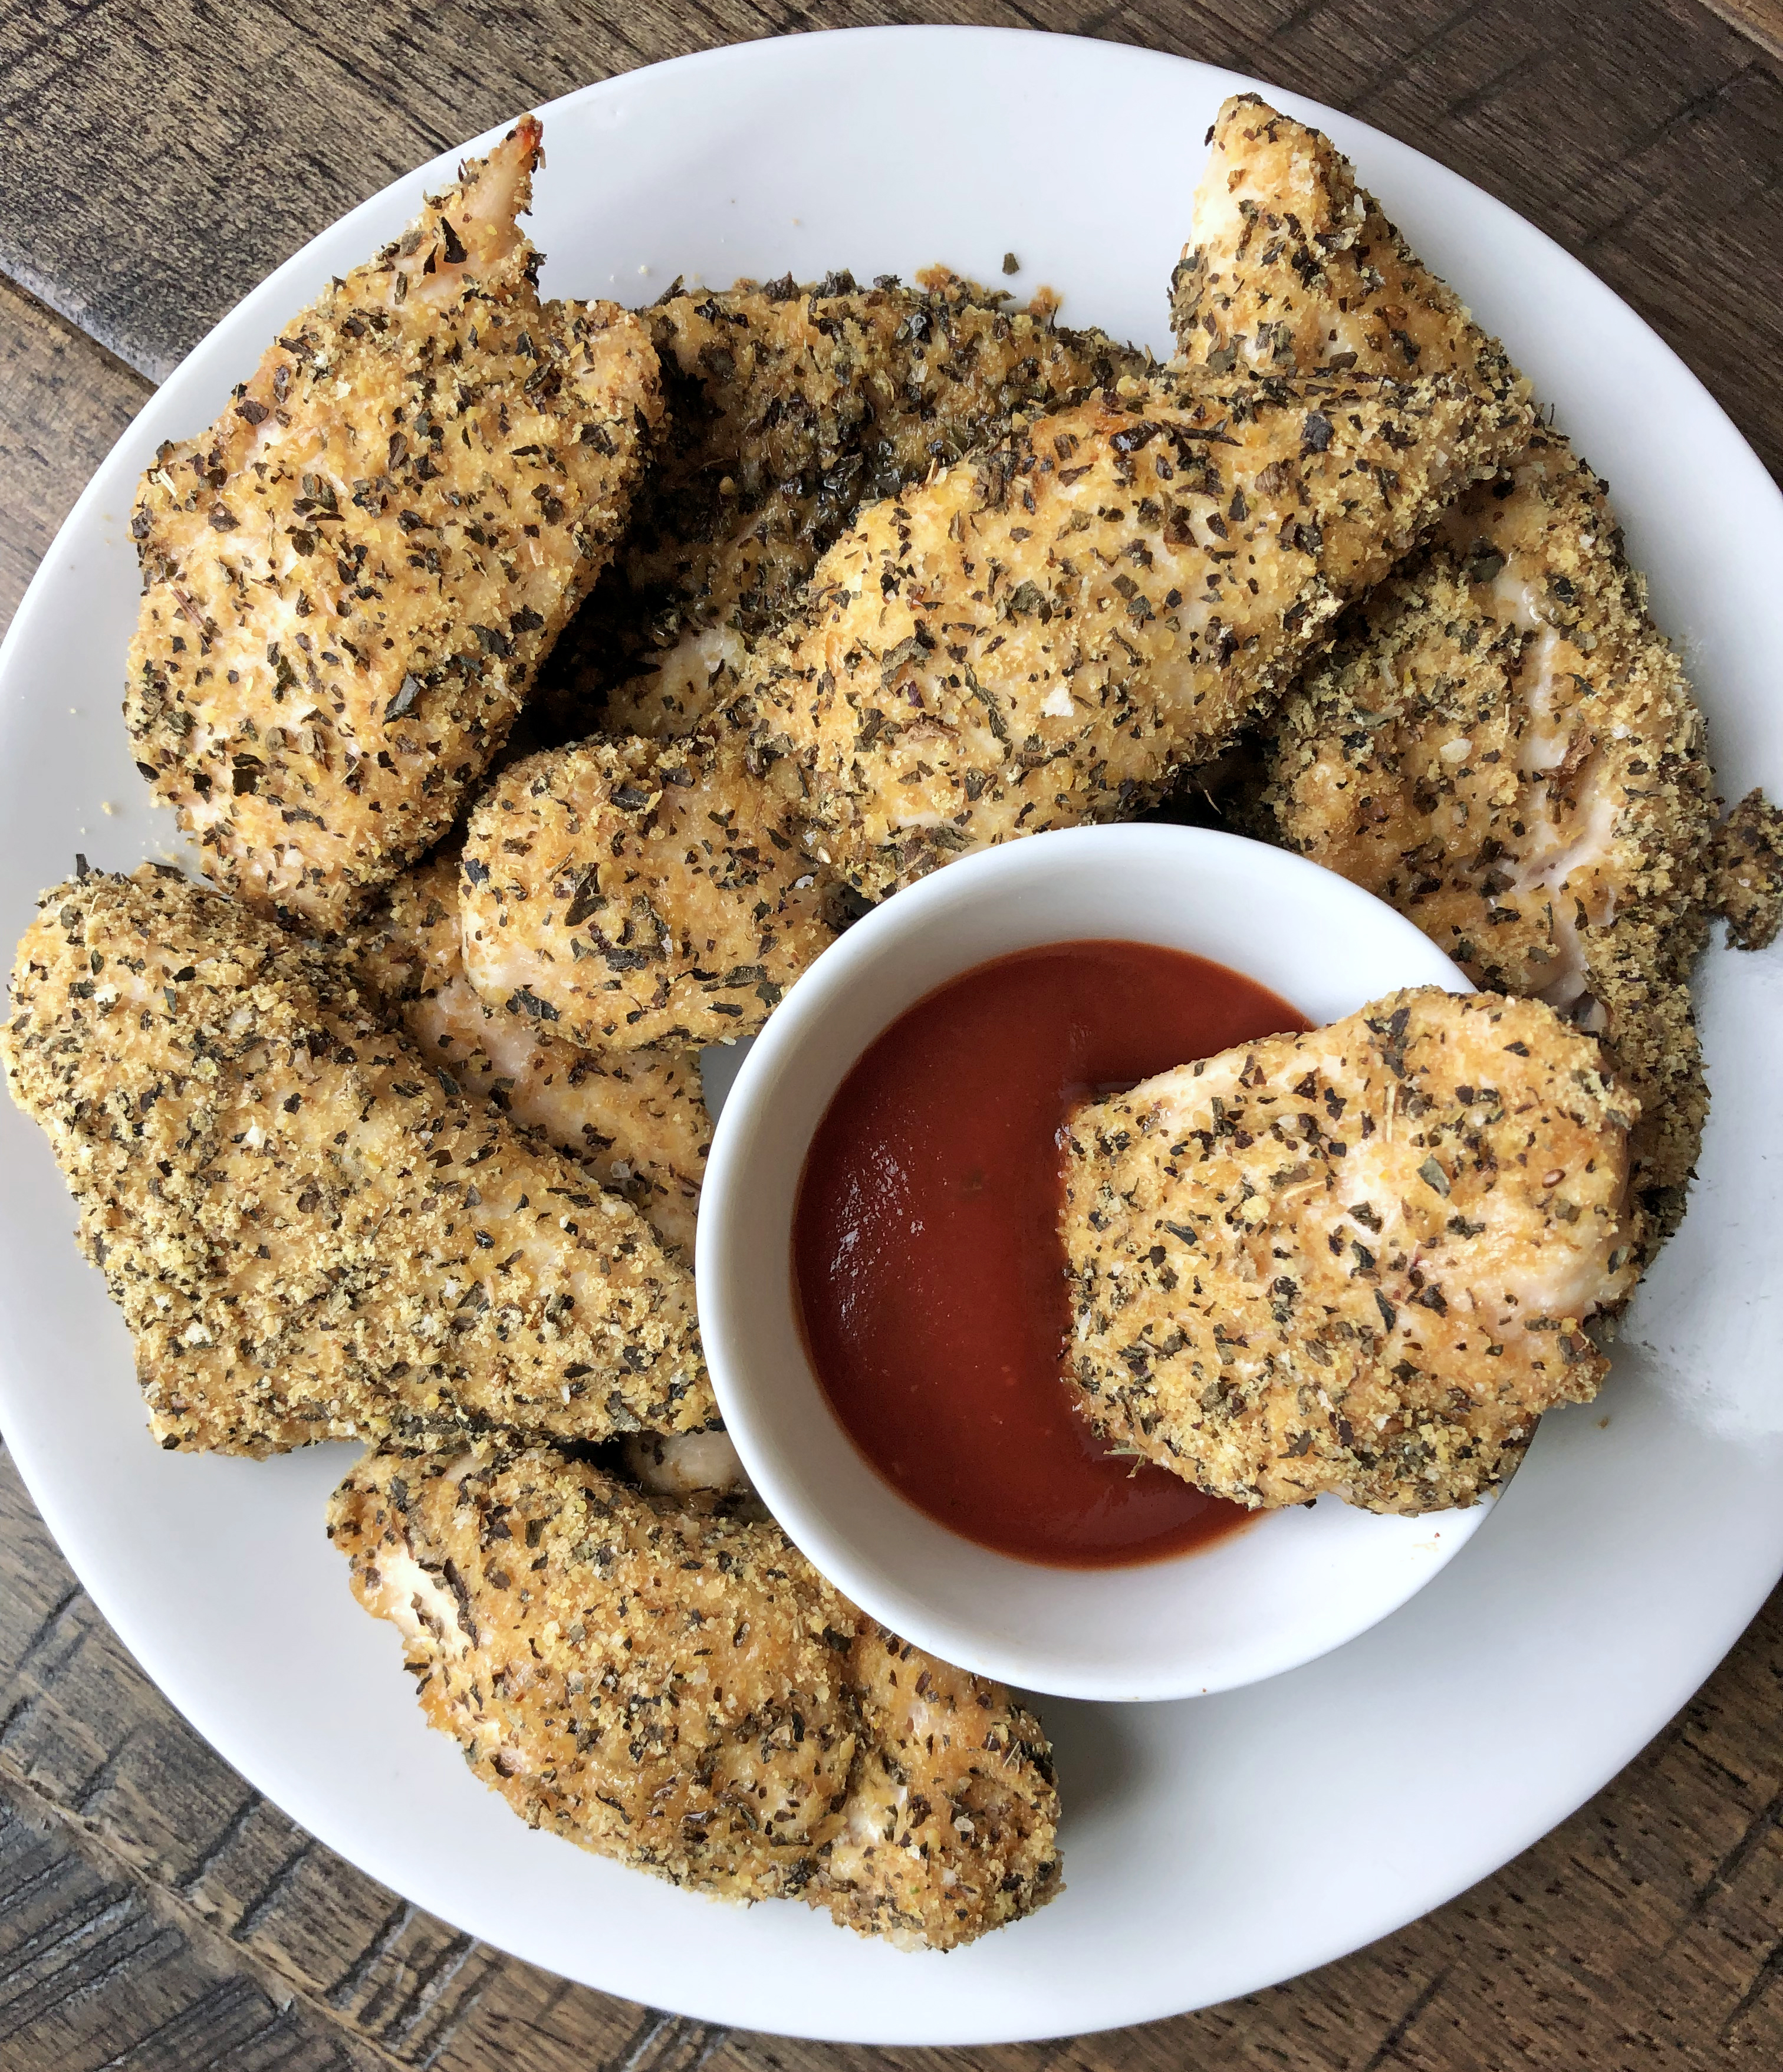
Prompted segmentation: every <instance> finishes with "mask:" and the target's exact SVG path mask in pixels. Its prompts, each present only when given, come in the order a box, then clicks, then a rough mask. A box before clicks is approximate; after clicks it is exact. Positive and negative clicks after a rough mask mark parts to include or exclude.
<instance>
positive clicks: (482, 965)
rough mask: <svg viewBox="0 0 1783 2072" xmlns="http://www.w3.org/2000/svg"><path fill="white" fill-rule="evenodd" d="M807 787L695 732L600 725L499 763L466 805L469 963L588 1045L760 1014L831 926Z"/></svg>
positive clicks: (615, 1046) (503, 997) (732, 1023)
mask: <svg viewBox="0 0 1783 2072" xmlns="http://www.w3.org/2000/svg"><path fill="white" fill-rule="evenodd" d="M838 890H839V888H838V887H837V886H836V883H835V881H834V879H833V878H832V876H831V874H829V873H828V872H826V871H824V870H822V869H821V867H820V866H819V865H816V864H815V863H814V862H813V861H812V860H811V857H808V856H807V855H806V854H805V853H804V851H803V849H801V848H800V847H799V815H798V812H797V810H796V799H794V800H788V799H787V797H786V796H783V790H782V787H781V786H780V785H779V783H778V782H776V781H775V780H774V778H773V777H772V776H770V777H769V778H768V779H766V781H764V779H763V778H762V776H760V775H758V774H757V773H756V771H755V769H754V768H752V767H750V762H749V760H748V759H747V758H746V754H745V752H744V751H743V750H742V747H741V746H739V745H738V744H737V743H736V742H733V741H732V740H729V739H726V738H725V737H723V736H722V735H719V736H714V735H713V734H711V733H709V732H708V731H705V730H701V731H700V733H697V734H689V735H687V736H685V737H684V738H678V739H675V740H672V741H668V742H655V741H648V740H644V739H641V738H635V739H631V740H625V741H602V740H590V741H585V742H581V743H579V744H578V745H577V746H575V747H573V748H569V749H561V750H546V751H545V752H544V753H543V754H538V755H535V756H531V757H529V758H528V759H527V760H525V761H524V762H523V763H516V764H514V765H513V766H512V767H510V768H509V769H507V770H506V771H503V773H502V775H501V777H500V779H499V781H498V782H497V783H495V784H494V785H493V786H491V788H490V790H489V791H488V793H487V795H486V796H485V797H484V799H483V801H482V803H481V804H480V805H479V807H478V808H477V810H476V812H475V813H474V814H473V815H472V816H471V819H470V828H469V832H468V834H467V836H466V843H465V851H464V859H463V872H462V886H461V891H460V901H461V911H462V931H463V939H464V964H465V970H466V974H467V976H468V977H469V979H470V983H471V985H473V986H475V988H476V989H477V991H478V992H479V993H480V994H481V995H482V996H483V998H484V999H485V1000H487V1001H491V1003H499V1004H501V1005H505V1006H506V1007H507V1008H508V1009H519V1010H520V1011H523V1012H526V1013H531V1014H532V1015H535V1016H536V1017H540V1020H541V1021H542V1020H544V1019H545V1018H546V1017H548V1019H549V1021H550V1022H551V1025H552V1026H553V1029H554V1030H557V1031H558V1032H559V1033H560V1034H562V1035H564V1036H565V1037H567V1038H568V1039H569V1042H572V1043H575V1044H580V1045H581V1046H584V1047H585V1048H586V1049H589V1050H600V1051H605V1050H619V1049H621V1048H622V1047H624V1046H627V1045H629V1044H649V1043H657V1044H668V1043H679V1044H683V1045H687V1044H696V1043H710V1042H729V1041H730V1040H731V1039H732V1038H734V1037H736V1036H737V1035H740V1034H748V1033H749V1031H750V1030H753V1029H758V1028H759V1027H760V1026H761V1025H762V1022H764V1021H765V1020H766V1018H767V1016H768V1014H769V1013H770V1010H771V1009H773V1007H774V1005H775V1004H776V1003H777V1002H778V1001H779V998H780V997H781V995H782V993H784V991H785V990H786V989H787V987H788V986H789V985H791V984H792V982H793V980H795V979H796V978H797V977H798V976H799V973H800V972H802V971H803V970H804V969H805V968H806V966H807V965H808V964H810V963H811V960H813V959H814V958H815V956H817V955H818V953H819V952H820V951H821V950H823V949H824V948H825V947H826V946H827V945H828V943H830V942H831V941H832V940H833V939H834V936H835V932H836V931H835V927H834V926H833V925H832V914H833V911H834V909H835V906H836V897H837V894H838Z"/></svg>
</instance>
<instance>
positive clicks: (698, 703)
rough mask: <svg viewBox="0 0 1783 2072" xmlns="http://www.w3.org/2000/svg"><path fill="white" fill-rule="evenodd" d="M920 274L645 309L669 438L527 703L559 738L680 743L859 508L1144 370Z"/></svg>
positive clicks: (712, 296) (1032, 317)
mask: <svg viewBox="0 0 1783 2072" xmlns="http://www.w3.org/2000/svg"><path fill="white" fill-rule="evenodd" d="M1008 303H1009V297H1008V296H1007V295H1006V294H992V293H991V292H989V291H988V290H984V289H983V288H980V287H978V286H976V285H975V284H973V283H972V282H968V281H962V280H959V279H958V278H956V277H955V276H953V275H951V274H948V273H945V272H942V271H939V270H937V272H935V273H933V274H925V275H924V276H923V277H922V285H920V286H917V287H914V288H911V287H904V286H900V285H899V283H898V282H896V281H894V280H892V279H890V278H889V277H886V278H884V279H881V280H880V281H878V282H875V283H874V285H873V286H872V287H871V288H861V287H858V286H857V285H856V283H855V282H854V280H853V278H852V276H851V275H849V274H848V273H833V274H832V275H830V276H829V277H828V279H826V280H824V282H820V284H818V285H816V286H807V287H800V286H796V285H795V283H794V282H792V280H791V278H790V277H789V278H787V279H784V280H780V281H774V282H767V283H766V284H765V285H758V284H756V283H754V282H739V283H738V284H737V286H735V287H733V288H728V289H722V290H714V291H700V292H696V293H694V294H679V293H671V294H668V295H667V296H665V297H664V298H663V299H662V300H660V301H659V302H656V303H655V305H654V306H652V307H651V308H650V309H648V310H645V311H643V312H642V316H643V322H644V323H646V324H647V326H648V327H649V331H650V337H651V343H652V344H653V345H654V346H655V348H656V352H657V353H658V356H659V359H660V361H661V364H662V368H663V382H664V389H665V395H666V398H667V403H668V423H667V426H666V429H665V431H664V434H663V437H662V438H660V439H659V441H658V442H657V450H656V455H655V461H654V463H653V465H652V467H651V473H650V475H649V477H648V478H647V480H646V482H645V483H644V486H643V490H642V491H641V493H640V495H639V501H638V505H637V508H636V510H635V513H634V516H633V520H632V524H631V530H630V531H629V532H628V533H627V537H626V540H625V541H624V543H623V545H622V546H621V548H620V549H619V551H618V553H617V555H616V556H615V557H614V562H613V565H612V566H611V568H610V569H609V570H608V571H607V573H606V575H604V576H603V577H602V579H601V581H600V582H599V583H598V584H597V585H596V586H595V589H594V593H593V594H592V595H591V596H590V598H589V600H588V602H587V603H586V604H585V606H583V608H582V610H581V611H580V612H579V613H578V614H577V618H576V619H575V621H574V623H573V625H572V627H570V629H569V633H568V634H567V635H566V637H565V641H564V643H563V645H562V647H561V648H560V649H559V651H558V653H557V656H556V657H555V658H554V660H553V663H552V664H551V666H550V668H549V670H548V672H547V676H546V680H545V682H544V685H543V686H542V687H541V695H542V696H543V697H544V699H545V700H546V701H548V704H549V705H551V707H552V713H551V720H552V723H553V724H554V725H555V726H557V728H558V729H559V730H560V731H561V733H562V734H563V736H564V737H565V738H576V737H579V736H580V735H582V734H587V733H589V732H590V731H593V730H595V729H596V728H598V729H599V730H602V731H603V732H606V733H608V734H651V735H655V736H658V737H663V736H668V735H672V734H684V733H686V732H687V731H688V730H689V728H691V727H692V726H695V725H696V724H697V723H698V722H699V721H700V720H701V719H702V718H704V717H705V716H706V714H707V713H709V712H710V711H712V710H713V709H714V708H715V707H716V705H717V704H719V703H720V702H721V699H722V697H723V695H724V687H725V681H726V678H727V676H728V674H729V668H733V667H734V666H736V665H737V664H740V663H741V662H742V660H743V658H744V657H745V656H747V654H748V653H749V652H750V649H751V648H753V646H754V643H755V642H756V641H757V640H758V639H760V638H761V637H762V635H764V634H766V633H768V632H770V631H772V630H773V629H774V627H776V626H778V625H779V623H781V621H782V620H783V619H784V618H785V617H786V615H787V613H788V611H791V608H792V606H794V605H795V603H796V602H797V601H798V598H799V594H800V593H801V592H802V591H803V588H804V586H805V583H806V582H807V580H808V579H809V578H810V575H811V570H812V569H813V568H814V567H815V565H816V563H817V561H818V557H820V555H821V554H822V553H823V552H824V549H826V548H827V547H828V546H829V545H830V544H831V543H832V541H834V540H835V539H836V537H837V535H838V534H839V533H840V532H841V531H842V530H843V529H844V527H845V526H846V525H848V523H849V522H850V521H851V520H852V518H853V516H854V515H855V513H856V512H857V509H858V508H860V507H861V505H862V504H868V503H871V502H873V501H874V500H876V499H877V498H880V497H882V496H889V495H894V493H895V492H896V491H898V490H899V489H901V488H902V487H905V486H906V484H907V483H911V482H914V481H920V480H921V479H922V477H923V476H924V475H926V474H927V473H928V471H929V470H930V469H931V467H934V466H935V465H936V464H937V463H940V464H943V465H945V464H946V463H949V462H951V461H954V460H957V459H958V458H959V457H960V456H961V455H962V454H964V453H966V452H967V451H968V450H970V449H971V448H972V447H975V446H982V445H986V444H988V443H991V442H994V441H995V440H996V439H998V438H1001V437H1002V436H1003V435H1004V434H1005V433H1006V432H1007V431H1008V430H1009V424H1010V420H1011V418H1012V417H1013V416H1014V415H1015V414H1016V413H1018V412H1026V413H1029V415H1039V414H1041V413H1043V412H1045V411H1047V410H1050V409H1056V408H1058V406H1059V405H1061V404H1063V403H1066V402H1070V401H1076V400H1078V399H1079V398H1081V397H1083V396H1084V395H1086V394H1087V393H1089V392H1090V391H1091V389H1096V388H1099V387H1104V386H1107V384H1110V383H1111V382H1112V381H1114V380H1115V378H1116V377H1117V376H1119V375H1120V374H1122V373H1132V372H1144V369H1145V368H1146V367H1147V365H1148V364H1149V363H1148V356H1146V355H1144V354H1143V353H1139V352H1134V351H1132V350H1131V349H1130V348H1127V347H1117V346H1115V345H1114V344H1113V343H1111V341H1110V340H1109V339H1106V338H1104V337H1103V335H1101V334H1100V333H1099V332H1095V331H1070V330H1067V329H1066V328H1064V327H1062V326H1058V325H1055V324H1054V323H1053V322H1052V320H1051V315H1050V310H1049V309H1048V308H1047V307H1046V306H1044V304H1042V305H1041V306H1037V307H1034V308H1032V309H1013V308H1009V307H1008V306H1006V305H1007V304H1008Z"/></svg>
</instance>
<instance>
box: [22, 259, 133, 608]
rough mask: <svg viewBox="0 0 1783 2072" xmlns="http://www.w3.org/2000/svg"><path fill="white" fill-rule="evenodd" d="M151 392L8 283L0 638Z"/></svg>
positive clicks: (70, 328) (48, 311) (52, 313)
mask: <svg viewBox="0 0 1783 2072" xmlns="http://www.w3.org/2000/svg"><path fill="white" fill-rule="evenodd" d="M149 394H150V384H148V383H147V382H146V381H145V380H143V378H142V376H141V375H140V374H138V373H137V372H135V370H134V368H129V367H126V366H125V365H124V364H122V362H121V361H120V360H114V359H113V357H112V356H111V355H110V354H109V352H105V351H104V350H103V348H102V347H99V346H97V345H96V344H95V343H93V341H92V339H90V338H87V337H84V336H83V335H82V334H81V333H80V332H79V331H76V330H74V329H72V327H70V326H69V325H68V324H67V323H64V322H63V320H62V319H60V317H58V316H56V315H55V314H54V312H53V311H51V310H47V309H45V308H44V307H43V305H42V304H41V303H40V302H36V301H34V300H33V299H32V298H31V296H29V295H27V294H21V293H20V292H19V290H18V289H16V288H14V286H11V284H10V282H6V281H0V483H4V484H5V486H6V493H5V495H3V496H0V632H3V631H5V629H6V625H7V623H9V622H10V619H11V618H12V615H13V613H14V611H15V610H16V609H17V607H18V600H19V598H21V597H22V596H23V594H24V591H25V586H26V584H27V582H30V580H31V574H32V572H33V571H34V570H35V568H36V566H37V564H38V562H39V561H40V560H41V559H42V558H43V553H44V550H45V549H47V547H48V545H49V544H50V541H51V540H52V539H54V538H55V528H57V526H59V525H60V524H61V522H62V520H63V519H64V517H66V516H67V515H68V507H69V506H70V505H71V504H72V503H73V502H74V500H75V499H76V497H77V496H78V495H80V492H81V491H82V490H83V489H84V487H86V484H87V478H88V475H91V474H92V471H93V470H94V468H95V467H97V465H98V463H100V461H101V460H102V459H103V458H105V451H106V449H107V448H108V447H109V446H110V445H111V444H112V442H113V440H114V439H116V438H117V435H118V434H119V433H121V431H122V430H123V429H124V427H125V426H126V425H127V424H129V421H130V420H131V418H132V417H134V416H135V415H136V413H137V412H138V410H139V409H142V405H143V403H144V401H146V399H147V397H148V396H149Z"/></svg>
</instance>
